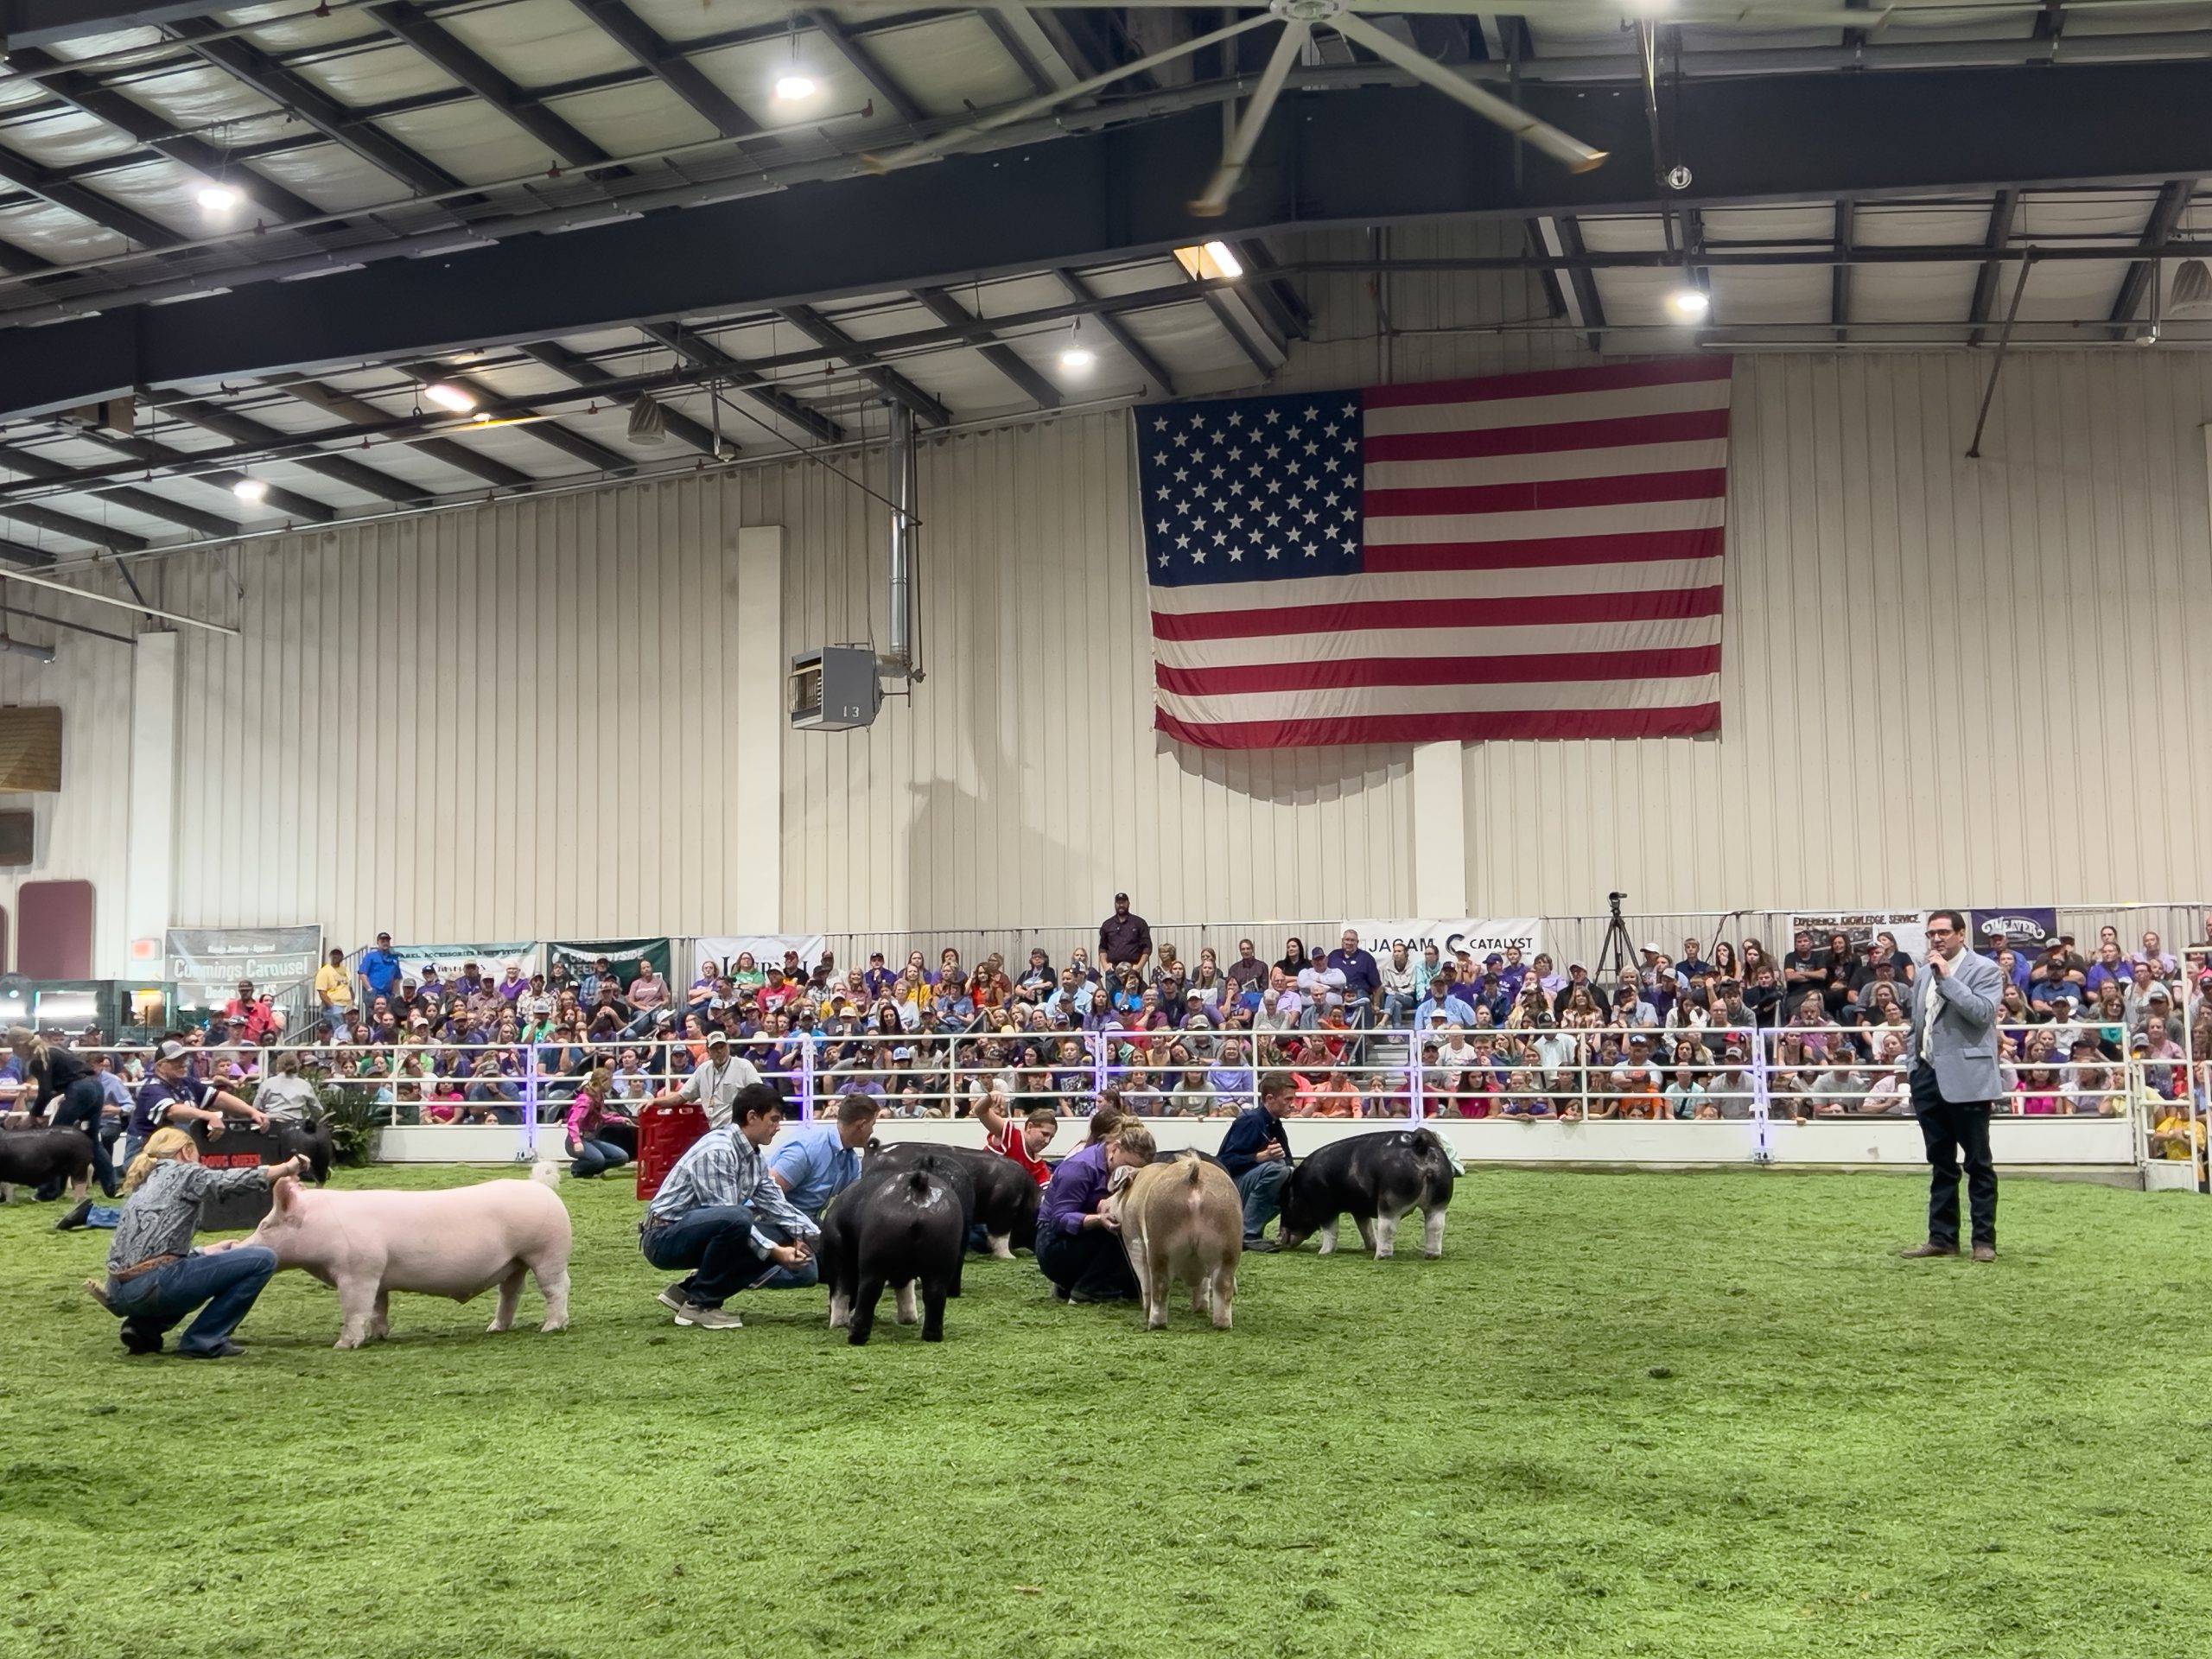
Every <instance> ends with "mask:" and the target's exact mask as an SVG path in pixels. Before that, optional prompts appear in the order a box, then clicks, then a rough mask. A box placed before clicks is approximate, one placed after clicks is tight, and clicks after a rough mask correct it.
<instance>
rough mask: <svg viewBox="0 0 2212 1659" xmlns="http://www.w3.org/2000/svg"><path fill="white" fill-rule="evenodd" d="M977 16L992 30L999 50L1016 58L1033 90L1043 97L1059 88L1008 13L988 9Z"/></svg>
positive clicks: (1033, 20) (1033, 19) (1016, 63)
mask: <svg viewBox="0 0 2212 1659" xmlns="http://www.w3.org/2000/svg"><path fill="white" fill-rule="evenodd" d="M976 16H978V17H980V18H982V21H983V27H984V28H985V29H989V30H990V31H991V38H992V39H993V40H995V41H997V42H998V43H999V50H1001V52H1003V53H1005V54H1007V56H1008V57H1009V58H1012V59H1013V60H1014V67H1016V68H1017V69H1019V70H1020V71H1021V74H1022V79H1025V80H1027V82H1028V83H1029V90H1030V91H1031V92H1034V93H1035V94H1036V95H1037V96H1038V97H1039V98H1042V97H1044V95H1045V94H1046V93H1047V92H1052V91H1055V90H1056V89H1057V87H1058V83H1057V82H1056V81H1054V80H1053V79H1052V77H1051V76H1050V75H1048V74H1046V73H1045V66H1044V65H1043V64H1041V63H1039V61H1038V60H1037V54H1035V53H1034V52H1032V51H1031V50H1030V49H1029V42H1028V41H1025V40H1023V39H1022V38H1021V35H1020V31H1019V30H1017V29H1015V28H1014V25H1013V23H1012V22H1009V21H1007V15H1006V13H1004V12H1002V11H995V10H983V11H979V12H977V13H976ZM1030 21H1031V22H1035V21H1036V19H1035V18H1033V17H1032V18H1031V19H1030Z"/></svg>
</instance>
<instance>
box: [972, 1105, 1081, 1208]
mask: <svg viewBox="0 0 2212 1659" xmlns="http://www.w3.org/2000/svg"><path fill="white" fill-rule="evenodd" d="M976 1122H978V1123H981V1124H982V1126H983V1145H984V1146H985V1147H988V1148H989V1149H990V1150H991V1151H993V1152H995V1153H996V1154H998V1155H999V1156H1000V1157H1001V1158H1011V1159H1013V1160H1014V1162H1015V1163H1017V1164H1020V1166H1022V1167H1023V1168H1024V1169H1026V1170H1027V1171H1028V1172H1029V1175H1030V1179H1032V1180H1033V1181H1035V1182H1036V1183H1037V1185H1039V1186H1042V1185H1045V1183H1046V1181H1048V1180H1050V1179H1052V1170H1051V1169H1050V1168H1049V1167H1048V1166H1046V1162H1045V1159H1044V1152H1045V1148H1046V1147H1049V1146H1051V1145H1052V1137H1053V1136H1054V1135H1057V1134H1058V1133H1059V1128H1060V1120H1059V1116H1058V1114H1057V1113H1056V1112H1054V1111H1053V1110H1052V1109H1051V1108H1050V1107H1043V1106H1040V1107H1039V1108H1038V1109H1036V1110H1035V1111H1033V1112H1032V1113H1030V1114H1029V1116H1027V1117H1026V1118H1024V1119H1022V1120H1021V1121H1020V1122H1016V1121H1015V1120H1014V1118H1013V1117H1012V1116H1010V1115H1009V1114H1008V1113H1007V1103H1006V1096H1004V1095H1003V1094H1001V1093H1000V1092H999V1090H996V1089H993V1090H991V1092H990V1093H989V1094H988V1095H986V1096H983V1102H982V1105H980V1106H978V1107H976Z"/></svg>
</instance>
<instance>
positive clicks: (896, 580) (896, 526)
mask: <svg viewBox="0 0 2212 1659" xmlns="http://www.w3.org/2000/svg"><path fill="white" fill-rule="evenodd" d="M886 459H887V463H888V467H889V472H890V478H889V480H888V482H889V485H890V490H889V493H890V497H891V639H890V642H889V644H888V645H887V647H886V648H885V650H884V651H883V652H881V653H880V655H879V656H878V657H877V658H876V665H877V667H878V668H880V670H881V671H882V672H883V674H884V676H885V677H887V678H894V679H900V680H908V681H915V682H918V681H919V680H920V679H921V676H920V675H919V674H918V673H916V672H915V671H914V636H913V607H912V584H913V557H914V493H915V492H914V482H915V480H914V411H913V410H911V409H909V408H907V407H906V404H902V403H893V404H892V405H891V446H890V450H889V453H888V454H887V457H886Z"/></svg>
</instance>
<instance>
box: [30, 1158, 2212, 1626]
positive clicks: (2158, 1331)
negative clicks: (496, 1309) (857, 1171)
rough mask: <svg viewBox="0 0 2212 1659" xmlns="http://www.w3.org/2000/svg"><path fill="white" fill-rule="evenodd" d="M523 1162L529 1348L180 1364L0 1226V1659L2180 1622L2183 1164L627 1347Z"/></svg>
mask: <svg viewBox="0 0 2212 1659" xmlns="http://www.w3.org/2000/svg"><path fill="white" fill-rule="evenodd" d="M340 1179H341V1180H342V1182H343V1183H344V1184H345V1185H374V1184H391V1185H401V1184H409V1185H413V1184H429V1183H439V1182H453V1181H459V1180H465V1179H477V1174H475V1173H469V1172H461V1171H448V1170H439V1171H401V1170H391V1169H385V1170H377V1171H355V1172H347V1173H345V1174H344V1175H343V1176H342V1177H341V1178H340ZM560 1190H561V1192H562V1194H563V1197H564V1198H566V1199H567V1201H568V1203H569V1208H570V1211H571V1212H572V1213H573V1214H574V1216H575V1221H576V1252H575V1259H574V1264H573V1266H574V1276H575V1294H574V1300H573V1303H572V1308H573V1315H574V1319H575V1325H574V1328H573V1329H572V1330H570V1331H569V1332H568V1333H566V1334H565V1335H560V1336H542V1335H540V1334H538V1332H537V1331H536V1330H535V1329H534V1328H530V1329H523V1330H518V1331H517V1332H514V1333H513V1334H511V1335H507V1336H504V1337H496V1338H495V1337H489V1336H486V1335H484V1334H482V1333H481V1327H482V1325H483V1324H484V1322H485V1320H486V1319H488V1318H489V1316H490V1300H489V1299H488V1298H486V1299H480V1300H478V1301H476V1302H474V1303H472V1304H470V1305H469V1306H467V1307H465V1308H461V1307H456V1306H454V1305H453V1304H452V1303H450V1302H436V1301H431V1300H425V1299H423V1298H418V1297H406V1298H396V1299H395V1301H394V1306H393V1310H392V1311H393V1324H394V1336H393V1338H392V1339H391V1340H390V1341H389V1342H387V1343H385V1344H380V1345H377V1346H373V1347H372V1348H370V1349H367V1350H365V1351H361V1352H359V1353H337V1352H334V1351H332V1350H331V1349H330V1348H329V1346H328V1344H329V1343H330V1341H331V1340H332V1339H333V1338H334V1337H335V1335H336V1333H337V1327H338V1312H337V1305H336V1299H335V1296H334V1294H333V1293H332V1292H330V1291H329V1290H327V1289H326V1288H325V1287H322V1286H321V1285H319V1284H317V1283H315V1282H314V1281H311V1280H309V1279H308V1278H307V1277H306V1276H305V1275H304V1274H297V1273H291V1274H283V1275H280V1276H279V1278H278V1279H277V1281H276V1282H275V1283H274V1284H273V1285H272V1287H270V1291H269V1292H268V1293H267V1294H265V1295H264V1298H263V1300H262V1302H261V1304H260V1306H258V1307H257V1309H256V1310H255V1312H254V1313H253V1314H252V1316H251V1318H250V1319H248V1320H247V1322H246V1324H245V1327H244V1329H243V1331H242V1332H241V1335H242V1336H243V1337H244V1338H245V1339H247V1340H248V1341H249V1342H250V1343H251V1352H250V1353H249V1354H248V1355H247V1356H246V1357H244V1358H241V1359H237V1360H232V1361H227V1362H223V1363H216V1364H193V1363H186V1362H183V1361H178V1360H173V1359H126V1358H125V1357H124V1355H123V1353H122V1351H121V1349H120V1348H119V1346H118V1344H117V1342H116V1336H115V1323H114V1321H113V1319H111V1318H110V1317H109V1316H107V1315H106V1314H105V1313H102V1312H101V1311H100V1309H99V1308H98V1307H97V1306H94V1305H93V1304H92V1302H91V1301H90V1300H88V1299H87V1298H86V1296H85V1295H84V1294H83V1293H82V1292H81V1291H80V1290H79V1288H78V1284H79V1281H80V1280H81V1279H82V1278H83V1277H84V1276H85V1275H86V1274H87V1273H89V1272H92V1271H94V1270H95V1269H96V1268H97V1265H98V1262H99V1258H100V1255H101V1253H102V1252H103V1251H104V1250H105V1247H106V1243H107V1236H106V1235H105V1234H95V1233H79V1234H75V1235H60V1234H55V1233H54V1232H52V1231H50V1230H48V1228H49V1224H50V1223H51V1221H52V1219H53V1217H54V1215H55V1214H56V1213H57V1210H56V1207H55V1206H54V1205H25V1204H22V1203H21V1202H19V1203H18V1204H17V1205H16V1206H15V1207H14V1208H11V1209H9V1210H7V1211H0V1435H4V1442H3V1443H0V1561H4V1562H5V1564H6V1566H5V1571H4V1574H0V1586H4V1588H3V1589H0V1599H4V1601H5V1610H4V1611H0V1654H4V1655H15V1654H22V1655H26V1656H30V1655H40V1656H46V1655H66V1656H79V1655H83V1656H112V1659H135V1656H149V1659H150V1656H167V1655H241V1654H243V1655H254V1654H262V1655H269V1656H283V1659H291V1656H300V1659H307V1656H321V1655H346V1656H356V1655H359V1656H378V1659H406V1656H418V1655H420V1656H432V1655H435V1656H462V1659H527V1656H554V1655H570V1656H575V1659H615V1656H628V1655H639V1656H645V1655H652V1656H664V1655H679V1654H686V1653H690V1652H695V1651H696V1652H702V1653H728V1654H741V1655H754V1654H758V1655H762V1656H770V1655H773V1656H779V1659H781V1656H805V1655H882V1654H915V1655H937V1654H946V1655H975V1656H989V1659H1012V1656H1026V1655H1038V1656H1047V1655H1049V1656H1070V1659H1073V1656H1098V1659H1109V1656H1111V1659H1126V1656H1141V1655H1152V1654H1211V1655H1218V1656H1224V1659H1227V1656H1232V1655H1236V1656H1242V1655H1247V1654H1258V1655H1313V1656H1338V1655H1354V1656H1357V1655H1370V1654H1371V1655H1390V1656H1403V1655H1440V1656H1442V1655H1452V1656H1459V1655H1471V1654H1482V1655H1492V1654H1529V1655H1538V1654H1541V1655H1554V1654H1567V1653H1572V1654H1576V1655H1590V1656H1596V1655H1614V1654H1680V1655H1698V1656H1727V1655H1743V1656H1762V1659H1764V1656H1770V1655H1777V1654H1813V1655H1844V1654H1866V1655H1879V1656H1900V1655H1922V1654H1926V1655H1937V1654H1942V1655H1983V1654H1987V1655H2003V1656H2029V1655H2083V1656H2091V1655H2094V1656H2100V1659H2117V1656H2127V1655H2144V1656H2158V1659H2168V1656H2173V1655H2177V1654H2188V1653H2202V1652H2205V1651H2207V1650H2208V1647H2212V1637H2208V1636H2207V1635H2206V1631H2207V1630H2212V1590H2208V1587H2207V1584H2206V1580H2205V1576H2204V1573H2203V1570H2202V1563H2203V1561H2204V1560H2205V1556H2206V1549H2207V1546H2208V1544H2212V1524H2209V1523H2208V1521H2207V1512H2208V1506H2207V1503H2206V1501H2205V1497H2206V1477H2207V1474H2208V1473H2212V1421H2208V1419H2212V1404H2208V1403H2207V1384H2208V1382H2212V1363H2208V1360H2207V1358H2206V1354H2207V1349H2208V1342H2207V1332H2208V1330H2212V1295H2208V1289H2209V1288H2212V1287H2208V1274H2207V1273H2206V1271H2205V1268H2204V1265H2203V1262H2204V1256H2203V1252H2202V1248H2201V1243H2200V1241H2201V1238H2202V1229H2203V1226H2204V1224H2205V1223H2206V1221H2207V1219H2208V1217H2212V1211H2207V1210H2206V1209H2205V1208H2204V1201H2203V1200H2202V1199H2201V1198H2197V1197H2196V1196H2195V1195H2193V1194H2188V1193H2178V1194H2159V1195H2145V1194H2143V1193H2140V1192H2121V1191H2116V1190H2113V1189H2111V1188H2107V1187H2103V1186H2096V1185H2062V1184H2053V1183H2041V1182H2031V1181H2026V1180H2015V1181H2012V1182H2009V1183H2007V1185H2006V1186H2005V1214H2004V1224H2005V1230H2004V1243H2005V1255H2004V1257H2003V1259H2002V1260H2001V1261H2000V1262H1998V1263H1997V1264H1996V1265H1995V1266H1993V1267H1981V1266H1976V1265H1974V1264H1972V1263H1969V1262H1963V1261H1939V1262H1914V1263H1907V1262H1899V1261H1897V1259H1896V1258H1895V1255H1894V1252H1895V1249H1896V1248H1897V1246H1899V1245H1901V1244H1904V1243H1910V1242H1912V1241H1913V1240H1914V1239H1915V1238H1916V1236H1917V1231H1918V1228H1917V1222H1918V1209H1919V1205H1920V1202H1921V1191H1922V1189H1921V1187H1920V1185H1918V1183H1916V1182H1914V1181H1909V1180H1905V1179H1897V1178H1893V1177H1883V1176H1872V1175H1860V1176H1848V1175H1794V1174H1787V1173H1778V1172H1767V1173H1751V1172H1743V1173H1727V1174H1707V1175H1661V1174H1653V1175H1625V1174H1624V1175H1603V1174H1587V1173H1497V1172H1479V1173H1475V1174H1473V1175H1472V1176H1471V1177H1470V1178H1468V1179H1465V1181H1463V1182H1462V1184H1461V1185H1460V1187H1459V1196H1458V1200H1457V1203H1456V1205H1455V1206H1454V1209H1453V1211H1452V1224H1451V1229H1450V1233H1449V1236H1448V1237H1447V1239H1446V1256H1445V1259H1444V1260H1443V1261H1441V1262H1424V1261H1422V1260H1421V1258H1420V1256H1419V1255H1418V1254H1417V1253H1416V1254H1414V1255H1406V1256H1401V1257H1400V1258H1399V1259H1397V1260H1395V1261H1391V1262H1370V1261H1368V1260H1366V1259H1364V1258H1363V1257H1361V1256H1359V1255H1356V1254H1340V1255H1337V1256H1336V1257H1334V1258H1332V1259H1329V1260H1322V1259H1319V1257H1317V1256H1316V1255H1314V1254H1313V1248H1312V1247H1311V1246H1310V1245H1309V1246H1308V1247H1307V1248H1306V1250H1304V1251H1302V1252H1300V1253H1299V1254H1297V1255H1289V1256H1274V1257H1248V1258H1247V1259H1246V1262H1245V1264H1244V1267H1243V1272H1242V1276H1241V1283H1240V1294H1239V1296H1238V1299H1237V1302H1236V1329H1235V1330H1234V1331H1232V1332H1227V1333H1218V1332H1214V1331H1212V1330H1211V1329H1210V1328H1209V1327H1207V1326H1206V1325H1204V1324H1203V1323H1202V1322H1200V1321H1199V1320H1198V1319H1195V1318H1194V1317H1193V1316H1192V1315H1191V1314H1190V1313H1188V1311H1187V1307H1186V1306H1184V1305H1180V1304H1179V1306H1178V1307H1177V1310H1176V1312H1175V1314H1174V1316H1173V1324H1172V1328H1171V1329H1170V1330H1168V1331H1167V1332H1162V1333H1152V1334H1147V1332H1144V1331H1142V1330H1141V1329H1140V1328H1139V1318H1138V1315H1137V1313H1136V1312H1135V1310H1134V1309H1133V1308H1128V1307H1068V1306H1061V1305H1058V1304H1056V1303H1054V1302H1052V1301H1051V1300H1049V1299H1048V1297H1047V1295H1046V1290H1045V1287H1044V1283H1043V1281H1042V1280H1041V1279H1040V1278H1039V1276H1038V1274H1037V1272H1036V1269H1035V1268H1034V1266H1033V1263H1032V1262H1030V1261H1029V1259H1028V1258H1027V1257H1026V1256H1024V1257H1022V1258H1020V1260H1019V1261H1018V1262H1012V1263H1007V1262H992V1261H984V1260H976V1261H974V1262H971V1263H970V1265H969V1269H968V1275H967V1288H968V1294H967V1295H966V1296H965V1297H964V1298H963V1299H962V1300H959V1301H957V1302H955V1303H954V1304H952V1307H951V1311H950V1317H949V1318H948V1320H947V1337H946V1340H945V1341H944V1343H943V1344H940V1345H931V1346H925V1345H924V1344H922V1343H921V1342H920V1341H918V1338H917V1337H916V1334H915V1332H913V1331H912V1329H911V1328H901V1327H898V1326H895V1325H892V1324H891V1322H890V1318H889V1313H890V1308H889V1299H888V1298H886V1300H885V1306H884V1316H883V1320H882V1322H881V1323H880V1325H878V1327H877V1332H878V1334H877V1336H876V1338H875V1340H874V1342H873V1343H872V1344H870V1345H869V1346H868V1347H867V1348H865V1349H853V1348H849V1347H848V1346H847V1345H846V1344H845V1343H844V1342H843V1341H842V1333H838V1334H834V1335H833V1334H832V1333H831V1332H829V1330H828V1329H827V1327H826V1325H825V1321H824V1318H823V1294H822V1293H821V1292H819V1291H806V1292H793V1293H785V1294H777V1295H756V1296H750V1297H747V1298H745V1299H743V1300H742V1301H741V1303H740V1304H738V1306H741V1308H742V1310H743V1312H744V1314H745V1317H746V1328H745V1329H744V1330H742V1331H735V1332H706V1331H696V1330H681V1329H677V1328H676V1327H675V1326H673V1325H671V1323H670V1321H669V1319H668V1316H667V1314H666V1313H664V1311H663V1310H662V1309H661V1308H659V1307H658V1306H656V1305H655V1303H654V1302H653V1300H652V1296H653V1293H654V1291H655V1290H657V1289H658V1287H659V1286H660V1284H661V1283H662V1282H663V1276H662V1275H660V1274H656V1273H654V1272H653V1271H652V1268H649V1267H647V1266H646V1265H645V1263H644V1262H643V1261H642V1260H640V1258H639V1256H638V1255H637V1252H636V1249H635V1247H634V1243H633V1226H634V1221H635V1217H636V1214H637V1206H636V1205H635V1204H634V1202H633V1201H632V1198H631V1197H630V1195H629V1192H628V1190H627V1188H626V1185H612V1184H607V1183H576V1182H569V1183H564V1184H563V1186H562V1187H561V1189H560ZM1413 1236H1414V1237H1415V1238H1416V1239H1417V1237H1418V1235H1417V1234H1414V1235H1413ZM537 1310H538V1304H537V1295H536V1293H535V1291H532V1292H530V1293H528V1294H525V1296H524V1304H523V1312H524V1318H525V1319H531V1320H534V1319H535V1318H536V1317H537Z"/></svg>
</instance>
